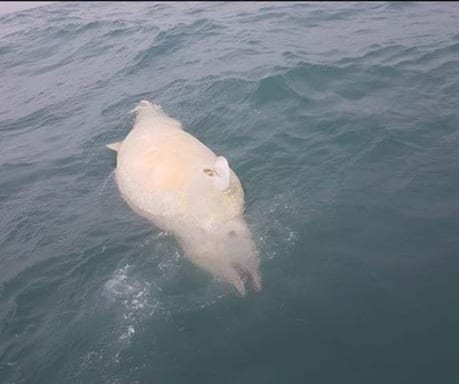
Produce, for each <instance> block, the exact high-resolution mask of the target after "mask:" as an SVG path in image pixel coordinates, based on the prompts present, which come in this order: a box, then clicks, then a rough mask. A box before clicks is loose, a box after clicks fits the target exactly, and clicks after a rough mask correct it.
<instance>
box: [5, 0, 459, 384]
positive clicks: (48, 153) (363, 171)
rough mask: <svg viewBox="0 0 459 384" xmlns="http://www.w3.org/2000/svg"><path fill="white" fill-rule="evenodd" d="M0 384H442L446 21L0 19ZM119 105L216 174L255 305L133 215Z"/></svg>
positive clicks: (75, 7) (458, 129) (449, 332)
mask: <svg viewBox="0 0 459 384" xmlns="http://www.w3.org/2000/svg"><path fill="white" fill-rule="evenodd" d="M0 89H1V92H0V213H1V214H0V229H1V230H0V382H1V383H46V384H50V383H59V384H60V383H85V384H89V383H107V384H108V383H110V384H122V383H130V384H133V383H138V384H140V383H142V384H143V383H168V384H170V383H222V384H223V383H250V384H254V383H264V384H266V383H284V382H287V383H333V384H335V383H353V384H354V383H384V384H386V383H416V384H419V383H452V384H453V383H457V382H458V381H459V350H458V345H459V329H458V324H459V309H458V299H459V278H458V273H459V236H458V234H459V151H458V146H459V112H458V110H459V6H458V4H457V3H443V4H434V3H411V2H404V3H377V2H373V3H363V2H362V3H319V2H317V3H254V2H253V3H194V4H193V3H133V4H129V3H119V4H118V3H111V4H110V3H56V4H51V5H49V6H45V7H40V8H35V9H31V10H27V11H23V12H19V13H13V14H9V15H4V16H1V17H0ZM141 99H148V100H151V101H153V102H156V103H159V104H161V105H162V106H163V108H164V110H165V111H166V112H168V113H169V114H170V115H172V116H174V117H176V118H178V119H180V120H182V122H183V124H184V126H185V127H186V129H187V130H188V131H190V132H191V133H192V134H194V135H195V136H196V137H198V138H199V139H200V140H202V141H203V142H204V143H206V144H207V145H208V146H209V147H211V148H212V149H214V150H215V151H216V152H217V153H221V154H223V155H225V156H226V157H227V158H228V159H229V161H230V164H231V165H232V167H233V169H234V170H235V171H236V172H237V174H238V175H239V178H240V180H241V182H242V184H243V186H244V189H245V191H246V202H247V220H248V222H249V223H250V225H251V227H252V229H253V233H254V236H255V239H256V241H257V245H258V248H259V250H260V253H261V259H262V264H261V272H262V275H263V290H262V291H261V292H259V293H254V292H250V293H249V294H248V295H247V296H246V297H245V298H243V299H242V298H240V297H238V296H237V295H236V294H235V293H234V292H233V291H232V290H231V289H230V288H229V287H228V286H226V285H225V284H222V283H221V282H219V281H215V280H213V279H212V278H210V277H209V276H208V275H206V274H205V273H204V272H202V271H200V270H197V269H196V268H195V267H194V266H192V265H191V264H189V262H188V261H187V260H186V259H185V258H184V257H183V252H182V250H181V249H180V248H179V247H178V245H177V243H176V242H175V240H174V239H173V238H171V237H169V236H167V235H165V234H163V233H162V232H161V231H159V230H158V229H156V228H154V227H153V226H152V225H151V224H150V223H148V222H146V221H145V220H143V219H142V218H140V217H138V216H137V215H136V214H135V213H133V212H132V211H131V210H130V209H129V207H128V206H127V205H126V204H125V203H124V201H123V200H122V199H121V197H120V196H119V193H118V190H117V188H116V185H115V182H114V179H113V169H114V165H115V159H114V155H113V153H112V152H111V151H109V150H107V149H106V148H105V147H104V145H105V144H107V143H110V142H113V141H117V140H119V139H121V138H123V137H124V136H125V135H126V134H127V132H128V131H129V129H130V127H131V126H132V123H133V116H132V115H130V114H129V111H130V110H131V109H132V108H133V107H134V106H135V105H136V103H137V102H138V101H140V100H141Z"/></svg>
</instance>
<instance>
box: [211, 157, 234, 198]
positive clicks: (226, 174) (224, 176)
mask: <svg viewBox="0 0 459 384" xmlns="http://www.w3.org/2000/svg"><path fill="white" fill-rule="evenodd" d="M214 171H215V179H214V180H215V181H214V183H215V186H216V187H217V188H218V190H220V191H222V192H223V191H226V190H227V189H228V188H229V186H230V176H231V174H230V167H229V165H228V161H227V160H226V159H225V158H224V157H223V156H218V157H217V160H216V161H215V164H214Z"/></svg>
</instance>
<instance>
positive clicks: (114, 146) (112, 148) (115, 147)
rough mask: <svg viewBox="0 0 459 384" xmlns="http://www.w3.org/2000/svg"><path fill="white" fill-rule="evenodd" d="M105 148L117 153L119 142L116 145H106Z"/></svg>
mask: <svg viewBox="0 0 459 384" xmlns="http://www.w3.org/2000/svg"><path fill="white" fill-rule="evenodd" d="M106 147H107V148H110V149H111V150H112V151H115V152H118V151H119V150H120V147H121V141H117V142H116V143H111V144H107V145H106Z"/></svg>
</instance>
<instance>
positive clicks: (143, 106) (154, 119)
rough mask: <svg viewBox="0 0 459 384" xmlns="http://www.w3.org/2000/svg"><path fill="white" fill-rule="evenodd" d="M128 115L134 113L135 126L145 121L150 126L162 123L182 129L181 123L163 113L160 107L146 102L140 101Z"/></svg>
mask: <svg viewBox="0 0 459 384" xmlns="http://www.w3.org/2000/svg"><path fill="white" fill-rule="evenodd" d="M130 113H136V121H135V122H136V124H137V123H141V122H142V121H146V122H148V123H149V124H150V125H154V124H155V123H162V124H167V125H172V126H174V127H176V128H180V129H183V128H182V125H181V123H180V122H179V121H178V120H176V119H174V118H172V117H170V116H169V115H168V114H167V113H166V112H164V111H163V109H162V108H161V106H160V105H158V104H153V103H151V102H149V101H148V100H142V101H140V103H139V104H138V105H137V106H136V107H135V108H134V109H133V110H131V111H130Z"/></svg>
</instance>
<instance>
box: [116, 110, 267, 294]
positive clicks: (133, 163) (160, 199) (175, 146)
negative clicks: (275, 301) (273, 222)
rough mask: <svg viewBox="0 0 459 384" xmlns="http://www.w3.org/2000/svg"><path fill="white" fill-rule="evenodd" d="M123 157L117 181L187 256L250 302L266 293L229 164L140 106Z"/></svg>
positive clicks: (155, 112) (160, 114)
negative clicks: (252, 292)
mask: <svg viewBox="0 0 459 384" xmlns="http://www.w3.org/2000/svg"><path fill="white" fill-rule="evenodd" d="M134 111H135V112H136V113H137V118H136V122H135V124H134V127H133V129H132V130H131V131H130V132H129V134H128V135H127V136H126V138H125V139H124V140H123V141H122V142H119V143H114V144H110V145H109V146H108V147H109V148H111V149H113V150H115V151H117V168H116V171H115V175H116V182H117V185H118V188H119V190H120V193H121V195H122V197H123V198H124V200H125V201H126V202H127V204H128V205H129V206H130V207H131V208H132V209H133V210H134V211H135V212H137V213H138V214H139V215H141V216H143V217H145V218H147V219H149V220H150V221H152V222H153V223H154V224H155V225H157V226H158V227H159V228H162V229H163V230H165V231H168V232H170V233H172V234H173V235H174V236H175V237H176V238H177V240H178V241H179V243H180V245H181V247H182V248H183V250H184V252H185V256H186V257H187V258H188V259H189V260H190V261H191V262H193V263H194V264H195V265H197V266H199V267H201V268H203V269H204V270H206V271H208V272H209V273H211V274H212V275H213V276H215V277H217V278H220V279H223V280H225V281H227V282H228V283H230V284H231V285H233V286H234V287H235V288H236V290H237V291H238V292H239V293H240V294H241V295H242V296H244V295H245V293H246V287H245V282H246V280H249V279H250V280H251V282H252V285H253V287H254V288H255V289H256V290H260V289H261V277H260V273H259V258H258V255H257V251H256V248H255V245H254V242H253V240H252V236H251V233H250V230H249V228H248V226H247V223H246V221H245V220H244V217H243V215H244V191H243V189H242V186H241V183H240V181H239V179H238V177H237V175H236V174H235V173H234V172H233V170H231V168H230V167H229V165H228V162H227V161H226V159H225V158H224V157H222V156H217V155H216V154H215V153H214V152H213V151H212V150H210V149H209V148H208V147H206V146H205V145H204V144H203V143H201V142H200V141H199V140H198V139H196V138H195V137H193V136H192V135H190V134H189V133H187V132H186V131H184V130H183V127H182V125H181V124H180V122H179V121H177V120H175V119H173V118H171V117H169V116H168V115H167V114H166V113H164V112H163V111H162V109H161V107H160V106H158V105H155V104H151V103H150V102H148V101H141V102H140V103H139V105H138V106H137V107H136V108H135V110H134Z"/></svg>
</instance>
